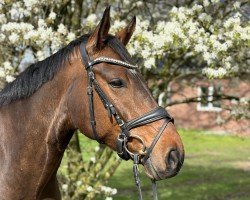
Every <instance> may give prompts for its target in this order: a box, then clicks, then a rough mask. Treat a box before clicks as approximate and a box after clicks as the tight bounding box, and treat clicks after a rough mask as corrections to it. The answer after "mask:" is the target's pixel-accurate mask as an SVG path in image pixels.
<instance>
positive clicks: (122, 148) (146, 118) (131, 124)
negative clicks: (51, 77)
mask: <svg viewBox="0 0 250 200" xmlns="http://www.w3.org/2000/svg"><path fill="white" fill-rule="evenodd" d="M80 53H81V56H82V62H83V64H84V66H85V70H86V71H87V95H88V103H89V104H88V105H89V116H90V124H91V128H92V131H93V135H94V138H95V139H96V140H97V141H98V142H99V143H103V141H102V140H101V138H100V137H99V136H98V134H97V131H96V120H95V113H94V103H93V88H94V90H95V91H96V93H97V94H98V96H99V98H100V99H101V101H102V103H103V105H104V107H105V109H106V110H107V111H108V116H109V118H111V117H112V116H113V117H114V118H115V120H116V123H117V124H118V125H119V126H120V129H121V132H120V134H119V136H118V138H117V141H116V147H117V154H118V156H119V157H121V158H122V159H123V160H129V159H130V158H133V160H134V165H133V173H134V179H135V183H136V186H137V189H138V194H139V197H138V199H139V200H142V192H141V184H140V179H139V170H138V165H139V164H140V163H142V164H145V163H146V162H147V163H149V166H150V168H151V171H152V173H154V175H155V177H158V178H160V177H159V176H158V174H157V172H156V170H155V169H154V167H153V165H152V162H151V158H150V156H151V153H152V151H153V149H154V147H155V145H156V144H157V142H158V140H159V139H160V137H161V135H162V133H163V131H164V130H165V128H166V127H167V125H168V123H169V122H172V123H173V122H174V120H173V118H172V117H171V116H170V115H169V114H168V112H167V111H166V110H165V109H164V108H162V107H157V108H155V109H153V110H152V111H150V112H148V113H146V114H144V115H142V116H140V117H138V118H135V119H132V120H130V121H128V122H125V121H124V120H123V119H122V117H120V115H119V114H118V112H117V111H116V108H115V107H114V105H113V104H112V103H111V102H110V100H109V99H108V98H107V96H106V95H105V93H104V92H103V90H102V89H101V87H100V85H99V83H98V81H97V80H96V78H95V74H94V72H93V67H94V66H95V65H97V64H99V63H103V62H104V63H109V64H113V65H119V66H122V67H126V68H128V69H137V66H135V65H132V64H129V63H127V62H124V61H120V60H116V59H112V58H107V57H99V58H96V59H94V60H92V61H91V60H90V58H89V56H88V53H87V51H86V41H84V42H82V43H81V44H80ZM161 119H164V123H163V125H162V127H161V128H160V130H159V132H158V133H157V135H156V137H155V138H154V140H153V142H152V143H151V145H150V147H146V146H145V143H144V141H143V139H142V138H140V137H139V136H137V135H132V134H130V132H129V131H130V130H131V129H133V128H136V127H139V126H143V125H146V124H149V123H152V122H155V121H158V120H161ZM131 138H135V139H137V140H139V141H140V142H141V143H142V144H143V152H140V154H134V153H132V152H130V151H129V150H128V147H127V143H128V140H129V139H131ZM152 190H153V199H154V200H157V199H158V198H157V187H156V182H155V180H152Z"/></svg>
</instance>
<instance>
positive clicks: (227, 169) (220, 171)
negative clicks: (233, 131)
mask: <svg viewBox="0 0 250 200" xmlns="http://www.w3.org/2000/svg"><path fill="white" fill-rule="evenodd" d="M180 134H181V137H182V140H183V142H184V146H185V151H186V158H185V162H184V166H183V168H182V170H181V172H180V173H179V175H177V176H176V177H174V178H171V179H168V180H163V181H160V182H158V195H159V199H164V200H165V199H174V200H249V199H250V169H249V163H250V138H241V137H237V136H226V135H212V134H204V132H198V131H184V130H180ZM247 164H248V169H247V170H246V169H244V168H247V166H246V165H247ZM131 171H132V162H131V161H127V162H126V161H124V162H123V163H122V164H121V165H120V166H119V168H118V170H117V172H116V173H115V175H114V176H113V177H112V178H111V179H110V181H109V186H110V187H114V188H117V189H118V194H117V195H115V196H114V197H113V199H115V200H116V199H117V200H118V199H119V200H128V199H137V190H136V188H135V185H134V182H133V180H134V179H133V174H132V172H131ZM141 171H142V172H141V181H142V187H143V195H144V199H146V200H147V199H151V189H150V187H151V183H150V181H149V180H148V179H147V177H146V176H145V175H144V173H143V168H142V167H141Z"/></svg>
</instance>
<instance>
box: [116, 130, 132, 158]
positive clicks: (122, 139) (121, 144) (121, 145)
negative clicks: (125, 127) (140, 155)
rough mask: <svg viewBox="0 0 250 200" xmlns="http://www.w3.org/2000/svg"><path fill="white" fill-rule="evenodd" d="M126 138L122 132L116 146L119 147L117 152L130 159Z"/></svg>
mask: <svg viewBox="0 0 250 200" xmlns="http://www.w3.org/2000/svg"><path fill="white" fill-rule="evenodd" d="M125 140H126V135H124V134H120V135H119V136H118V138H117V140H116V148H117V154H118V156H119V157H120V158H122V159H124V160H129V158H130V157H129V154H128V152H127V151H126V150H125V148H124V146H125Z"/></svg>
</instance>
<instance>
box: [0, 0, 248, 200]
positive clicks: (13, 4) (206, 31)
mask: <svg viewBox="0 0 250 200" xmlns="http://www.w3.org/2000/svg"><path fill="white" fill-rule="evenodd" d="M107 2H108V1H97V0H95V1H87V0H20V1H14V0H0V52H1V53H0V88H1V87H3V86H4V84H5V83H6V82H11V81H13V80H14V78H15V76H16V75H17V74H18V73H20V72H21V71H23V70H24V69H25V68H26V67H27V66H29V65H30V64H31V63H34V62H36V61H39V60H42V59H44V58H46V57H48V56H49V55H51V54H53V53H54V52H56V51H57V50H58V49H59V48H60V47H62V46H64V45H66V44H67V43H68V42H70V41H72V40H73V39H75V38H76V37H78V36H80V35H82V34H83V33H88V32H89V31H90V30H91V28H93V27H94V26H96V24H97V22H98V20H99V18H100V16H101V15H102V12H103V10H104V8H105V7H106V5H107ZM247 2H248V1H247V0H245V1H244V0H235V1H231V0H185V1H184V0H183V1H181V0H172V1H156V0H144V1H138V0H136V1H129V0H112V1H111V4H112V12H111V16H112V19H113V20H114V21H113V26H112V31H113V32H115V31H117V30H118V29H119V28H121V27H123V26H124V25H125V21H124V19H130V18H131V17H132V16H133V15H136V16H137V26H136V31H135V33H134V36H133V37H132V40H131V42H130V44H129V45H128V49H129V52H130V53H131V55H132V56H133V57H134V58H135V59H136V61H137V62H138V64H139V65H140V66H141V70H142V72H143V74H144V75H145V77H146V79H147V80H148V81H149V84H150V87H151V89H152V91H153V94H154V95H155V97H156V98H158V97H159V95H161V96H162V97H163V99H164V98H165V97H166V96H167V86H168V85H169V83H171V82H173V81H176V80H181V79H184V78H186V77H190V76H191V77H205V76H206V77H208V78H223V77H230V76H233V77H242V76H243V75H245V76H247V75H249V74H250V69H249V64H250V63H249V52H250V51H249V45H250V26H249V14H248V13H249V10H250V8H249V6H248V5H247ZM223 98H229V99H230V98H235V99H238V97H232V96H230V97H228V96H227V95H225V94H224V95H223ZM192 101H197V99H194V100H192V99H189V100H186V102H182V103H189V102H192ZM172 104H173V103H172ZM244 105H245V106H246V105H247V107H249V101H248V102H247V103H246V104H244ZM73 143H74V145H73V146H75V147H76V148H75V149H74V150H76V151H78V152H79V151H81V149H80V148H79V145H78V144H79V142H78V138H77V137H76V138H75V140H74V141H73ZM72 148H73V147H72ZM104 151H106V150H104V149H102V148H101V152H104ZM107 152H108V151H107ZM107 152H106V153H104V155H105V154H107V155H109V153H110V152H108V153H107ZM69 153H70V152H69ZM71 153H72V154H74V151H73V150H72V151H71ZM74 155H75V154H74ZM110 155H111V154H110ZM71 157H72V156H68V158H71ZM111 157H112V156H109V157H106V159H110V158H111ZM112 159H113V158H112ZM76 160H77V161H75V163H78V161H79V160H80V161H81V160H82V158H81V157H78V158H76ZM71 163H74V162H71ZM90 163H93V162H92V161H89V164H90ZM87 165H88V164H87ZM96 165H98V163H96ZM68 166H69V168H68V169H67V170H68V172H67V173H69V174H71V175H72V177H73V178H72V177H71V176H69V177H71V178H70V179H67V177H62V176H61V180H67V181H70V183H71V184H70V186H69V184H68V187H66V186H65V185H64V187H63V188H64V189H63V192H64V194H65V195H66V196H67V197H68V198H70V199H73V197H74V198H75V199H77V198H78V197H77V195H78V193H79V194H81V195H83V196H84V194H85V193H86V191H88V190H91V191H101V189H100V187H101V185H102V183H104V182H105V181H106V179H107V178H104V179H103V180H105V181H104V182H102V183H100V182H99V183H100V184H97V185H95V184H94V183H93V182H91V181H89V182H88V181H86V183H87V184H85V185H84V186H82V187H77V185H73V183H74V182H75V184H76V180H80V179H81V178H80V179H78V178H79V177H83V178H84V176H85V175H84V173H88V171H87V170H86V169H83V168H82V169H81V170H80V172H83V174H82V175H80V174H74V173H73V171H75V170H73V168H74V167H76V166H74V164H72V165H70V164H68ZM115 166H116V164H115V165H114V167H115ZM93 174H94V172H93ZM99 177H102V176H99ZM80 181H81V180H80ZM88 184H90V185H88ZM78 185H81V184H79V182H78ZM76 188H80V189H79V191H77V189H76ZM90 188H92V189H90ZM97 188H99V189H97ZM80 190H81V191H80ZM97 193H98V192H92V194H97ZM111 193H112V192H111ZM113 193H114V192H113ZM83 196H81V197H83ZM86 198H87V197H86ZM88 198H94V197H92V196H91V197H88Z"/></svg>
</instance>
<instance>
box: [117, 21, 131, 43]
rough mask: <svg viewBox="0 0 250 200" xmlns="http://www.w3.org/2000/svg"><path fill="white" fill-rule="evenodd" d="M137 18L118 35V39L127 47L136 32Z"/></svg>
mask: <svg viewBox="0 0 250 200" xmlns="http://www.w3.org/2000/svg"><path fill="white" fill-rule="evenodd" d="M135 24H136V17H135V16H134V17H133V18H132V20H131V21H130V22H129V23H128V25H127V26H126V27H125V28H123V29H121V30H120V31H118V32H117V33H116V37H117V38H118V39H119V40H120V41H121V42H122V43H123V44H124V45H125V46H126V45H127V44H128V42H129V40H130V38H131V37H132V35H133V33H134V31H135Z"/></svg>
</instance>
